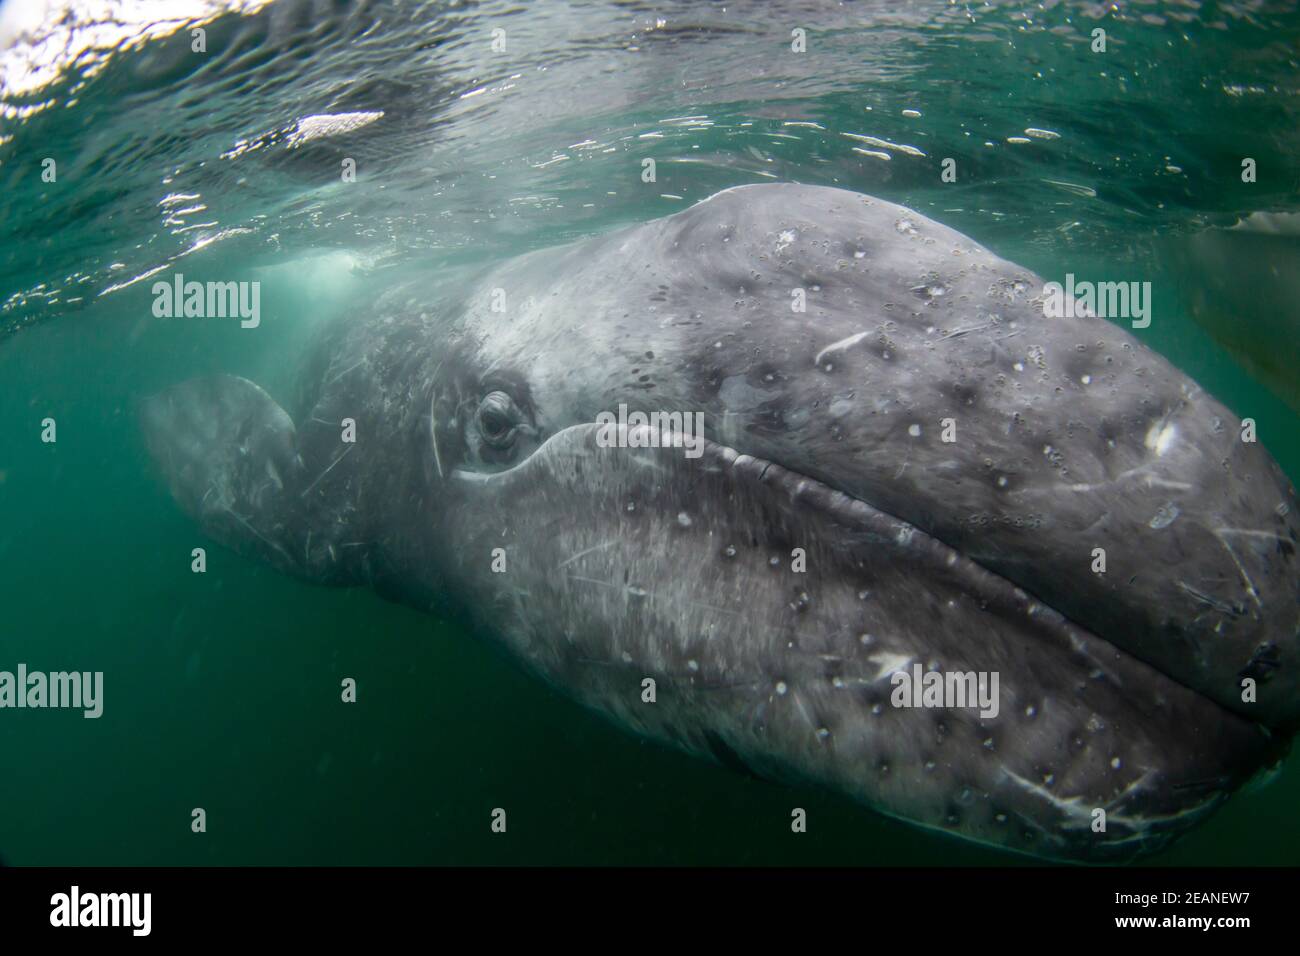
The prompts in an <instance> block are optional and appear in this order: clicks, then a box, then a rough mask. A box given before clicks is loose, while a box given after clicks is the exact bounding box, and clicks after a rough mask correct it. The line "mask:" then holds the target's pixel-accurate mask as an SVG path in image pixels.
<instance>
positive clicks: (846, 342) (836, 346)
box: [813, 332, 871, 365]
mask: <svg viewBox="0 0 1300 956" xmlns="http://www.w3.org/2000/svg"><path fill="white" fill-rule="evenodd" d="M870 334H871V333H870V332H858V333H856V334H855V335H850V336H849V337H848V338H846V339H840V340H839V341H838V342H832V343H831V344H830V345H828V346H826V348H824V349H822V350H821V351H820V352H818V353H817V357H816V358H815V359H813V364H814V365H821V364H822V359H824V358H825V357H826V356H828V355H830V354H831V353H832V352H839V351H840V350H842V349H846V348H848V347H849V346H851V345H856V344H857V343H858V342H861V341H862V340H863V339H865V338H866V337H867V336H868V335H870Z"/></svg>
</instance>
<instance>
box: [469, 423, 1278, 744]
mask: <svg viewBox="0 0 1300 956" xmlns="http://www.w3.org/2000/svg"><path fill="white" fill-rule="evenodd" d="M606 429H608V430H609V431H604V430H606ZM602 434H603V435H604V436H605V437H604V438H603V439H601V440H597V436H598V435H602ZM687 447H690V448H691V449H692V451H695V450H696V449H698V454H693V455H691V456H689V457H690V458H693V459H694V461H693V464H694V465H696V466H699V467H704V468H708V469H711V470H715V471H716V470H721V469H726V470H729V471H730V472H731V473H732V474H733V476H734V477H735V478H736V479H737V480H741V481H748V482H753V483H756V484H759V485H763V486H766V487H768V488H770V489H773V490H775V491H777V492H779V493H780V494H782V495H783V496H784V497H785V498H786V500H787V501H788V503H789V504H790V505H791V506H794V507H807V508H811V509H813V510H815V511H817V512H820V513H821V514H823V515H825V516H826V517H828V518H829V519H831V520H832V521H833V522H835V523H836V524H838V525H840V526H842V527H843V528H844V529H845V530H847V531H849V532H851V533H852V534H854V535H855V536H856V537H857V538H858V539H859V540H865V541H868V542H870V543H872V544H876V545H884V546H887V547H890V548H895V549H905V550H906V551H907V552H908V554H909V559H910V560H911V561H913V562H917V563H920V564H921V565H922V566H923V568H925V569H927V570H928V571H930V572H932V573H933V574H935V575H937V576H940V577H942V578H944V579H947V580H953V579H956V580H957V581H959V582H960V586H961V588H962V590H964V591H965V592H966V593H968V594H969V595H970V596H971V597H972V598H974V599H975V600H976V601H978V602H979V604H980V606H981V607H987V608H989V609H996V610H999V611H1001V612H1003V613H1012V614H1022V615H1024V616H1026V617H1029V618H1032V619H1033V621H1034V625H1035V626H1034V631H1035V633H1037V634H1039V635H1044V636H1050V638H1051V639H1052V640H1053V641H1054V642H1055V643H1058V644H1059V645H1060V646H1061V647H1063V648H1065V649H1068V650H1070V651H1072V652H1076V653H1080V652H1084V651H1081V649H1082V648H1084V647H1085V646H1086V645H1087V643H1088V642H1089V641H1098V642H1101V643H1102V644H1104V645H1105V647H1106V649H1107V650H1109V651H1111V652H1114V653H1120V654H1123V655H1125V656H1127V657H1130V658H1131V659H1132V660H1133V662H1134V663H1136V664H1138V665H1139V666H1141V667H1145V668H1149V669H1150V670H1151V671H1153V672H1154V673H1156V674H1159V675H1160V677H1161V678H1163V679H1165V680H1168V681H1170V682H1171V683H1173V684H1175V685H1177V686H1178V687H1179V688H1181V689H1183V690H1186V691H1187V692H1188V693H1190V694H1193V695H1195V696H1196V697H1197V698H1198V699H1199V700H1201V701H1202V702H1203V703H1205V704H1210V705H1213V707H1214V709H1215V711H1217V712H1219V713H1220V714H1222V715H1223V716H1225V717H1241V719H1245V720H1248V721H1249V722H1250V723H1251V724H1252V725H1253V726H1255V727H1257V728H1259V729H1260V730H1262V731H1264V732H1265V734H1266V735H1267V736H1270V737H1271V736H1273V734H1272V731H1271V730H1270V728H1269V726H1268V725H1267V724H1266V723H1263V722H1261V721H1257V720H1252V719H1250V718H1249V717H1243V716H1242V715H1237V714H1234V713H1233V712H1232V711H1230V710H1229V709H1227V708H1225V707H1224V706H1223V705H1222V704H1220V703H1219V702H1218V701H1216V700H1215V699H1214V698H1213V697H1211V696H1209V695H1208V694H1205V693H1203V692H1202V691H1200V690H1198V689H1197V688H1195V687H1192V686H1189V685H1188V684H1186V683H1184V682H1182V681H1180V680H1178V679H1177V678H1176V677H1174V676H1172V675H1170V674H1169V673H1167V672H1166V671H1164V670H1162V669H1161V668H1160V667H1158V666H1157V665H1155V664H1153V663H1151V662H1149V661H1146V660H1143V659H1142V658H1140V657H1138V656H1136V655H1135V654H1133V653H1132V651H1130V650H1128V649H1127V648H1124V647H1122V646H1120V645H1118V644H1116V643H1114V642H1113V641H1111V640H1109V639H1108V638H1107V637H1106V636H1105V635H1103V634H1099V633H1097V632H1095V631H1092V630H1090V629H1088V628H1087V627H1085V626H1083V625H1081V624H1078V623H1076V622H1075V621H1073V620H1072V619H1070V618H1068V617H1066V616H1065V615H1064V614H1063V613H1062V612H1060V611H1058V610H1057V609H1056V608H1055V607H1053V606H1052V605H1051V604H1049V603H1047V602H1046V601H1043V600H1041V599H1039V598H1038V597H1036V596H1035V595H1034V594H1032V593H1030V592H1028V591H1026V590H1025V589H1024V588H1022V587H1021V586H1019V585H1018V584H1016V583H1015V582H1014V581H1012V580H1010V579H1009V578H1006V577H1004V576H1002V575H1000V574H998V573H997V572H995V571H992V570H990V569H989V568H987V567H986V566H985V565H983V564H982V563H981V562H979V561H978V560H976V559H974V558H971V557H969V556H967V555H966V554H965V553H964V552H962V551H960V550H958V549H956V548H954V547H952V546H951V545H948V544H946V543H945V542H943V541H942V540H940V539H939V538H937V537H935V536H933V535H931V534H930V533H929V532H927V531H925V530H924V529H922V528H919V527H917V526H916V525H913V524H911V523H910V522H908V521H905V520H903V519H902V518H899V517H897V516H895V515H893V514H891V513H889V512H887V511H883V510H881V509H880V508H878V507H876V506H875V505H873V504H871V503H870V502H869V501H866V500H864V499H862V498H859V497H856V496H854V495H851V494H848V493H847V492H844V491H840V490H838V489H836V488H834V487H832V486H831V485H828V484H827V483H826V482H824V481H822V480H821V479H818V478H814V477H811V476H809V475H807V474H805V473H803V472H800V471H797V470H795V469H792V468H787V467H786V466H784V465H782V464H781V463H780V462H777V461H774V460H771V459H768V458H762V457H759V456H756V455H751V454H749V453H747V452H743V451H739V450H738V449H736V448H734V447H731V446H730V445H725V444H723V443H721V442H717V441H714V440H713V439H709V438H705V437H703V436H700V435H694V436H692V435H683V434H681V433H679V432H675V431H673V430H671V429H669V428H656V427H654V426H650V425H624V424H617V425H614V424H611V425H600V424H597V423H594V422H591V423H581V424H576V425H570V426H566V427H564V428H561V429H559V430H558V431H556V432H554V433H552V434H550V435H548V436H547V437H546V438H545V440H544V441H543V442H542V443H541V444H540V445H539V446H538V447H537V448H536V449H535V450H534V451H533V452H532V454H530V455H529V456H528V457H527V458H525V459H523V460H521V461H520V462H517V463H516V464H514V465H513V466H511V467H510V468H507V469H504V470H502V471H496V472H478V471H470V470H465V469H454V470H452V472H451V474H450V476H449V477H450V478H451V479H453V480H455V481H457V482H461V483H464V484H466V485H471V486H473V485H487V484H493V483H497V482H510V481H516V480H517V481H533V480H536V476H535V475H534V474H533V472H534V470H535V469H538V468H541V467H544V466H543V465H541V464H539V463H541V462H543V461H545V460H546V458H547V457H548V456H549V455H552V454H560V455H572V454H580V455H583V456H586V455H589V454H592V453H594V452H598V451H615V452H617V451H632V452H635V451H646V450H653V449H660V450H667V451H671V452H674V453H676V454H679V455H681V454H684V452H685V450H686V448H687ZM647 467H652V466H651V465H649V464H647ZM1084 653H1086V652H1084Z"/></svg>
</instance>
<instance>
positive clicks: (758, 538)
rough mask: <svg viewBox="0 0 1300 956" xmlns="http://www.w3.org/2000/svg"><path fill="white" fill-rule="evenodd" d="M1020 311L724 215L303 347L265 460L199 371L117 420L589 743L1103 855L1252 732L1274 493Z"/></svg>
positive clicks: (1275, 697)
mask: <svg viewBox="0 0 1300 956" xmlns="http://www.w3.org/2000/svg"><path fill="white" fill-rule="evenodd" d="M795 288H803V289H805V290H806V292H807V311H806V312H804V313H799V312H795V311H793V310H792V308H791V302H792V295H791V292H792V290H793V289H795ZM1041 289H1042V283H1041V280H1039V279H1038V278H1037V277H1036V276H1034V275H1032V274H1030V273H1028V272H1026V271H1025V270H1022V269H1020V268H1018V267H1017V266H1015V265H1013V264H1011V263H1008V262H1005V261H1003V260H1000V259H997V258H996V257H994V256H993V255H992V254H990V253H989V252H988V251H987V250H985V249H983V248H981V247H980V246H978V245H976V244H974V243H973V242H971V240H969V239H967V238H966V237H964V236H962V235H960V234H959V233H956V232H954V231H952V230H950V229H947V228H945V227H943V226H941V225H939V224H937V223H934V222H932V221H930V220H928V219H926V218H925V217H923V216H920V215H919V214H917V213H914V212H911V211H909V210H907V209H904V208H903V207H900V206H896V205H894V204H891V203H886V202H883V201H881V200H876V199H870V198H868V197H864V196H859V195H856V194H853V193H849V192H844V191H841V190H834V189H826V188H818V187H805V186H794V185H763V186H747V187H741V188H737V189H732V190H727V191H725V192H723V193H720V194H718V195H716V196H714V197H713V198H711V199H709V200H707V201H705V202H702V203H700V204H699V205H697V206H695V207H693V208H691V209H688V210H686V211H684V212H682V213H679V214H677V215H674V216H670V217H668V218H666V219H661V220H657V221H654V222H650V223H646V224H644V225H640V226H636V227H633V228H630V229H625V230H622V231H620V232H617V233H614V234H611V235H607V236H602V237H598V238H595V239H592V240H588V241H585V242H582V243H577V244H574V245H571V246H565V247H561V248H557V249H549V250H544V251H541V252H536V253H532V254H530V255H526V256H523V257H520V258H519V259H516V260H513V261H511V262H509V263H506V264H505V265H503V266H500V267H498V268H496V269H495V270H492V271H491V272H489V273H488V274H487V275H486V276H484V277H483V278H482V279H481V280H480V281H479V282H478V283H477V284H476V285H474V286H473V287H472V288H471V289H468V290H460V291H457V292H455V293H454V294H452V293H449V291H448V290H445V289H444V290H440V291H441V293H442V294H443V295H444V296H446V298H444V299H443V302H444V305H443V307H441V308H431V307H430V305H429V303H430V302H431V301H435V299H434V297H433V293H432V291H431V290H430V289H410V288H408V289H402V290H398V291H396V292H394V293H392V294H391V295H390V296H389V297H388V298H387V299H386V300H381V301H380V302H379V303H377V304H376V306H375V311H374V314H373V315H372V316H368V317H361V318H357V319H354V320H350V321H349V323H348V324H347V325H346V326H344V327H342V328H340V329H339V330H338V331H337V333H336V334H335V335H334V336H333V337H332V338H331V339H330V340H329V341H328V343H327V345H326V346H325V348H324V350H323V352H322V355H323V357H324V360H323V363H322V366H321V368H319V369H317V371H316V372H315V373H313V375H312V376H311V380H310V381H309V383H308V388H307V393H308V398H307V399H306V401H305V402H304V405H303V407H302V408H301V409H299V410H298V414H297V415H296V420H297V422H298V427H297V429H296V430H295V429H294V427H293V424H292V422H291V420H290V418H289V416H288V415H287V414H286V413H285V412H283V411H282V410H281V409H280V408H279V406H277V405H276V404H275V403H274V402H273V401H272V400H271V399H270V397H269V396H267V395H266V394H265V393H264V392H262V391H261V390H260V389H258V388H257V387H256V386H254V385H252V384H251V383H248V382H246V381H244V380H242V379H233V378H218V379H210V380H202V381H198V382H191V383H186V384H185V385H181V386H178V387H177V388H175V389H173V390H171V391H169V392H165V393H163V394H162V395H160V396H157V397H155V398H154V399H152V400H151V401H150V403H149V404H148V405H147V407H146V409H145V413H144V418H145V425H146V435H147V437H148V440H149V443H150V447H151V449H152V451H153V453H154V455H155V458H156V459H157V460H158V462H159V463H160V465H161V467H162V469H163V470H164V472H165V473H166V474H167V476H168V479H169V481H170V483H171V486H172V489H173V492H174V493H175V495H176V496H177V498H178V500H179V501H180V502H181V504H182V505H183V506H184V507H185V508H186V509H187V510H188V511H190V513H192V514H194V515H195V516H196V517H198V518H199V520H200V521H201V522H202V523H203V524H204V526H205V527H206V528H207V529H208V531H209V532H210V533H212V534H213V535H214V536H215V537H217V538H218V539H220V540H222V541H225V542H226V543H229V544H231V545H233V546H236V547H240V548H242V549H244V550H248V551H251V552H253V553H256V554H259V555H261V556H262V557H264V558H266V559H268V560H270V561H272V562H273V563H274V564H276V566H278V567H280V568H282V569H284V570H286V571H289V572H291V573H295V574H298V575H301V576H304V577H307V578H310V579H312V580H318V581H322V582H325V583H331V584H341V585H346V584H362V583H368V584H371V585H372V586H374V587H376V588H377V589H378V590H380V592H381V593H384V594H385V595H387V596H389V597H393V598H395V599H398V600H402V601H405V602H407V603H411V604H415V605H416V606H420V607H429V608H434V607H447V606H453V607H458V608H460V609H462V610H463V611H464V612H465V613H467V614H469V615H471V616H472V617H473V618H474V620H475V621H476V623H477V624H478V625H479V626H480V627H481V628H482V629H483V630H484V631H485V632H488V633H490V634H492V635H493V636H495V637H497V638H499V639H501V640H502V641H504V642H505V644H506V645H507V646H509V647H510V648H511V649H512V650H513V651H514V652H515V654H517V655H518V656H519V657H520V658H521V659H522V660H523V661H525V662H526V663H527V664H529V665H530V666H531V667H532V668H533V669H534V670H536V671H537V672H538V673H540V674H541V675H542V676H544V677H545V678H547V679H548V680H550V681H552V682H553V683H554V684H556V685H557V686H559V687H561V688H563V689H564V690H566V691H568V692H569V693H570V694H572V695H573V696H574V697H575V698H577V699H578V700H580V701H582V702H583V703H585V704H587V705H589V706H591V707H593V708H595V709H597V710H599V711H601V712H602V713H605V714H607V715H609V716H610V717H612V718H613V719H614V720H616V721H617V722H618V723H620V724H621V725H623V726H626V727H629V728H630V729H633V730H635V731H638V732H641V733H644V734H647V735H649V736H652V737H655V738H657V739H660V740H664V741H667V742H670V743H674V744H676V745H678V746H681V747H683V748H685V749H687V750H690V751H692V752H696V753H700V754H703V755H707V756H712V757H714V758H715V759H718V760H720V761H721V762H723V763H726V764H729V765H732V766H742V767H744V768H747V769H749V770H751V771H753V772H755V773H757V774H759V775H762V776H766V777H771V778H775V779H790V780H808V781H813V782H816V783H819V784H822V785H825V786H828V787H831V788H833V789H835V790H837V791H840V792H842V793H845V794H847V795H849V796H851V797H853V798H855V799H858V800H860V801H862V802H864V803H866V804H869V805H871V806H873V807H875V808H877V809H880V810H882V811H885V812H887V813H890V814H893V815H896V816H899V817H903V818H905V819H908V820H911V821H914V822H916V823H919V824H922V825H926V826H931V827H936V828H940V829H942V830H945V831H948V832H951V833H954V834H958V835H961V836H964V837H967V838H970V839H976V840H981V841H984V842H988V843H993V844H997V845H1002V846H1006V847H1009V848H1012V849H1016V850H1021V851H1024V852H1029V853H1033V854H1036V855H1042V856H1050V857H1060V858H1075V859H1108V858H1116V857H1124V856H1129V855H1132V854H1135V853H1138V852H1142V851H1145V850H1150V849H1152V848H1154V847H1157V846H1159V845H1161V844H1162V843H1163V842H1165V841H1166V840H1167V839H1169V838H1170V837H1172V836H1175V835H1177V834H1178V833H1179V832H1181V831H1182V830H1184V829H1186V827H1187V826H1189V825H1190V824H1192V823H1193V822H1195V821H1196V820H1198V819H1200V818H1201V817H1203V816H1204V815H1205V814H1206V813H1207V812H1209V811H1210V810H1211V809H1212V808H1213V807H1215V806H1216V805H1218V804H1219V803H1220V802H1221V801H1222V800H1223V799H1224V798H1225V797H1226V795H1227V794H1228V793H1229V792H1231V790H1233V789H1234V788H1235V787H1236V786H1238V785H1240V784H1241V783H1242V782H1243V781H1244V780H1245V779H1247V778H1248V777H1249V776H1250V775H1251V774H1253V773H1254V772H1256V771H1257V770H1258V769H1259V768H1261V767H1263V766H1266V765H1268V764H1269V763H1270V762H1273V761H1275V760H1276V759H1277V757H1278V755H1279V754H1280V752H1281V750H1282V746H1283V743H1284V741H1285V738H1286V737H1287V736H1289V732H1290V728H1291V727H1292V726H1294V723H1295V720H1296V716H1297V709H1298V708H1300V700H1298V698H1297V694H1296V686H1297V677H1296V674H1297V670H1298V668H1297V660H1296V650H1297V646H1296V645H1297V638H1296V632H1297V594H1298V587H1300V582H1298V578H1297V574H1296V567H1295V540H1296V528H1295V500H1294V492H1293V490H1292V489H1290V488H1289V487H1288V485H1287V483H1286V481H1285V479H1284V478H1283V477H1282V475H1281V473H1280V471H1279V470H1278V468H1277V466H1276V465H1275V464H1274V463H1273V461H1272V460H1271V459H1270V458H1269V457H1268V455H1267V454H1266V453H1265V452H1264V451H1263V450H1262V448H1261V447H1260V446H1259V445H1258V444H1244V443H1242V442H1241V441H1240V440H1239V431H1238V419H1237V418H1236V417H1235V416H1233V415H1232V414H1231V413H1230V412H1228V411H1227V409H1225V408H1224V407H1223V406H1221V405H1220V404H1218V403H1217V402H1216V401H1214V400H1213V399H1212V398H1210V397H1209V396H1207V395H1205V394H1204V393H1203V392H1202V391H1201V390H1200V389H1199V388H1198V387H1197V386H1196V385H1195V383H1194V382H1192V381H1190V380H1189V379H1188V378H1187V377H1186V376H1184V375H1182V374H1181V373H1179V372H1178V371H1177V370H1176V369H1174V368H1173V367H1171V366H1170V365H1169V364H1168V363H1167V362H1165V361H1163V360H1162V359H1161V358H1160V357H1159V356H1157V355H1155V354H1153V353H1152V352H1150V351H1149V350H1147V349H1145V348H1143V347H1142V346H1141V345H1140V344H1139V343H1137V342H1136V341H1135V340H1134V339H1133V338H1132V337H1131V336H1130V335H1128V334H1127V333H1126V332H1125V331H1124V330H1122V329H1120V328H1118V327H1116V326H1114V325H1111V324H1109V323H1107V322H1105V321H1103V320H1099V319H1078V320H1075V319H1048V318H1045V317H1044V315H1043V312H1042V307H1041V299H1040V298H1037V296H1039V294H1040V293H1041ZM495 290H501V291H502V292H503V293H504V302H505V306H506V309H505V312H504V314H503V313H500V312H494V311H492V308H491V306H492V304H493V302H494V301H495V302H500V301H501V296H500V293H496V292H495ZM1085 377H1087V380H1086V381H1085ZM490 393H499V395H506V396H508V400H509V403H510V407H511V408H512V410H513V411H512V414H513V415H514V423H515V425H516V426H517V427H516V429H515V431H514V432H513V433H512V434H513V436H514V440H513V441H512V442H510V443H508V444H507V445H498V446H494V445H493V444H492V442H491V441H489V440H488V437H487V432H488V431H489V430H490V428H489V425H488V419H487V418H486V417H484V413H483V411H482V408H481V406H482V405H483V399H484V398H485V396H487V395H489V394H490ZM620 402H623V403H626V404H628V405H629V406H631V407H633V408H640V409H643V410H645V411H656V410H658V411H673V410H675V411H697V410H698V411H702V412H704V413H705V426H706V432H707V434H708V437H709V439H710V441H709V443H708V444H707V446H706V448H705V453H704V454H703V456H702V457H701V458H699V459H689V458H687V457H686V456H685V455H684V454H683V451H682V450H681V449H674V448H659V449H654V448H641V449H636V448H618V447H616V448H605V447H600V445H599V444H598V443H597V442H596V440H595V435H596V431H597V430H596V427H595V426H593V425H590V424H588V423H590V422H593V421H594V420H595V419H596V416H597V415H598V414H599V413H600V412H604V411H610V410H614V409H616V408H617V406H618V404H619V403H620ZM344 418H352V419H354V420H355V421H356V431H357V441H356V443H355V444H354V445H348V444H343V443H341V442H340V426H339V425H338V424H337V423H339V422H340V421H341V420H342V419H344ZM944 418H952V419H954V420H955V423H956V441H955V442H952V443H945V442H943V441H941V440H940V439H941V430H942V429H941V420H942V419H944ZM625 434H626V433H625ZM1171 516H1172V520H1170V519H1171ZM1097 547H1102V548H1105V550H1106V556H1107V571H1106V573H1105V574H1094V573H1093V572H1092V570H1091V567H1092V562H1093V549H1094V548H1097ZM796 548H801V549H804V551H805V552H806V557H807V570H806V572H802V573H800V572H798V571H796V570H794V568H793V566H792V563H793V562H792V557H791V555H792V552H793V551H794V549H796ZM494 549H501V551H500V552H496V553H497V554H498V555H503V556H504V560H505V570H504V571H503V572H500V573H498V572H495V571H494V570H493V555H494ZM498 566H499V565H498ZM911 662H920V663H922V664H923V665H925V666H926V667H927V668H928V669H932V670H935V669H937V670H940V671H953V670H961V671H967V670H970V671H983V672H989V671H996V672H997V673H998V674H999V675H1000V682H1001V686H1000V691H1001V695H1000V712H999V714H998V715H997V716H996V717H991V718H981V717H980V716H979V714H978V712H977V711H976V710H974V709H956V708H954V709H901V708H895V707H893V706H892V705H891V702H890V693H891V691H892V689H893V688H892V686H891V683H890V677H891V675H892V674H893V673H894V672H895V671H896V670H898V669H900V668H901V669H910V666H911ZM1243 676H1244V677H1250V678H1253V679H1254V680H1255V681H1256V682H1257V683H1258V699H1257V701H1256V702H1254V703H1246V702H1243V700H1242V693H1241V686H1240V684H1241V680H1242V677H1243ZM646 678H652V679H653V680H654V681H655V682H656V698H657V699H656V701H655V702H654V703H646V702H645V701H644V700H643V699H642V689H643V683H642V682H643V680H645V679H646ZM1269 728H1272V729H1271V730H1270V729H1269ZM1097 808H1101V809H1104V810H1105V811H1106V817H1107V826H1106V830H1105V831H1104V832H1095V831H1094V830H1093V829H1092V826H1091V825H1092V823H1093V821H1094V819H1095V816H1094V810H1095V809H1097Z"/></svg>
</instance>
